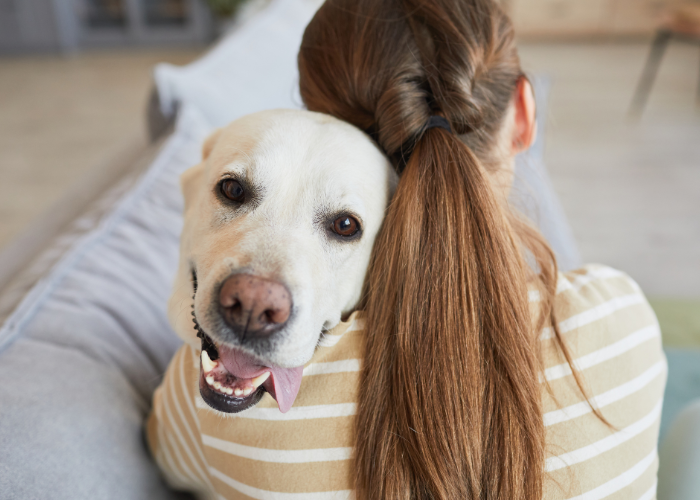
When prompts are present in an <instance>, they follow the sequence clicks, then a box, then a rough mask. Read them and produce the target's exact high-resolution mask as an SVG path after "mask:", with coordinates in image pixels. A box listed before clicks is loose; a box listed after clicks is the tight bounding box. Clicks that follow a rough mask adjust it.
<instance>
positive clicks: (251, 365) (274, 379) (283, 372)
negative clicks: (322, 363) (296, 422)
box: [195, 319, 304, 413]
mask: <svg viewBox="0 0 700 500" xmlns="http://www.w3.org/2000/svg"><path fill="white" fill-rule="evenodd" d="M195 325H196V327H197V336H198V337H199V338H200V339H201V341H202V352H201V354H200V362H201V364H200V376H199V392H200V394H201V396H202V399H204V401H205V402H206V403H207V404H208V405H209V406H210V407H212V408H213V409H215V410H218V411H221V412H224V413H238V412H241V411H243V410H247V409H248V408H250V407H252V406H255V405H256V404H257V403H258V402H259V401H260V399H261V398H262V397H263V395H264V394H265V392H267V393H269V394H270V395H271V396H272V397H273V398H274V399H275V401H277V406H278V407H279V410H280V411H281V412H282V413H286V412H287V411H289V409H290V408H291V407H292V404H293V403H294V400H295V399H296V396H297V393H298V392H299V387H300V385H301V377H302V371H303V368H304V367H303V366H300V367H297V368H281V367H277V366H265V365H263V364H260V362H259V361H258V360H257V359H256V358H255V357H253V356H251V355H250V354H247V353H245V352H243V351H241V350H240V349H236V348H233V347H228V346H225V345H217V344H215V343H214V341H213V340H212V339H211V337H209V335H207V334H206V333H204V331H203V330H202V329H201V328H200V327H199V325H198V324H197V322H196V319H195Z"/></svg>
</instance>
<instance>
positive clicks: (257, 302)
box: [219, 274, 292, 342]
mask: <svg viewBox="0 0 700 500" xmlns="http://www.w3.org/2000/svg"><path fill="white" fill-rule="evenodd" d="M219 303H220V304H221V308H222V312H223V316H224V319H225V321H226V323H228V325H229V326H230V327H231V329H232V330H233V331H234V333H235V334H236V335H238V337H239V338H240V339H241V340H242V341H244V342H245V341H246V340H252V339H253V338H262V337H269V336H270V335H272V334H273V333H274V332H275V331H277V330H278V329H279V328H280V327H281V326H282V325H284V324H285V323H286V321H287V319H289V314H290V313H291V310H292V300H291V296H290V293H289V291H288V290H287V288H286V287H285V286H284V285H282V284H281V283H277V282H276V281H272V280H267V279H263V278H258V277H257V276H252V275H250V274H235V275H233V276H231V277H230V278H228V279H227V280H226V281H225V282H224V284H223V286H222V287H221V292H220V293H219Z"/></svg>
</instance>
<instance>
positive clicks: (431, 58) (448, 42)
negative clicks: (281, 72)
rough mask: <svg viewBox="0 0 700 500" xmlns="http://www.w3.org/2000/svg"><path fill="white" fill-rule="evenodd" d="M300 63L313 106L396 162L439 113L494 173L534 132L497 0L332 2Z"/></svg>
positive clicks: (314, 26)
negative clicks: (354, 130)
mask: <svg viewBox="0 0 700 500" xmlns="http://www.w3.org/2000/svg"><path fill="white" fill-rule="evenodd" d="M411 14H412V15H411ZM299 67H300V72H301V81H300V84H301V94H302V97H303V99H304V102H305V104H306V106H307V107H308V108H309V109H311V110H316V111H323V112H326V113H330V114H332V115H334V116H337V117H339V118H341V119H343V120H346V121H348V122H350V123H353V124H354V125H356V126H358V127H359V128H361V129H363V130H366V131H368V132H370V133H372V135H373V136H374V137H375V138H376V139H377V142H379V144H380V145H381V146H382V147H383V149H384V150H385V151H386V153H387V154H388V155H389V156H390V157H391V158H392V159H393V160H394V162H395V163H396V164H397V165H399V164H401V162H402V156H405V155H406V154H407V153H408V151H402V150H401V146H402V145H403V146H408V147H410V145H411V144H410V143H411V141H412V140H413V139H415V138H416V137H418V136H420V134H421V132H422V130H423V127H424V126H425V124H426V122H427V120H428V118H429V117H430V115H431V114H435V113H438V114H441V115H443V116H445V117H446V118H447V119H448V121H449V122H450V124H451V126H452V128H453V130H454V131H455V133H456V134H457V135H458V136H460V138H461V139H462V140H463V141H464V142H465V143H466V144H467V145H468V146H469V147H470V149H471V150H472V151H473V152H474V153H475V154H476V155H477V157H478V158H479V160H480V161H481V163H482V165H484V167H486V168H487V170H488V171H489V172H494V171H495V170H497V169H500V168H503V167H509V166H510V160H511V159H512V157H513V154H514V153H515V152H519V151H520V150H522V149H524V148H526V147H527V146H529V144H530V142H531V140H532V139H533V138H534V101H533V99H532V95H531V89H530V86H529V83H528V82H527V80H526V79H525V78H524V77H523V73H522V70H521V69H520V62H519V59H518V54H517V50H516V47H515V43H514V39H513V29H512V26H511V23H510V20H509V19H508V18H507V16H506V15H505V14H504V13H503V12H502V11H501V10H500V8H498V6H497V5H496V4H495V3H494V2H493V1H490V0H486V1H485V0H477V1H461V0H458V1H455V0H451V1H440V2H419V1H416V2H410V1H408V2H403V1H396V0H389V1H363V0H361V1H358V2H348V1H334V0H330V1H327V2H326V3H325V5H324V6H323V7H322V8H321V9H320V10H319V12H318V13H317V15H316V17H315V18H314V20H313V21H312V22H311V24H310V25H309V28H307V31H306V34H305V36H304V41H303V45H302V49H301V52H300V54H299Z"/></svg>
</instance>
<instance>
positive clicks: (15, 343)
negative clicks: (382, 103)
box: [0, 108, 210, 499]
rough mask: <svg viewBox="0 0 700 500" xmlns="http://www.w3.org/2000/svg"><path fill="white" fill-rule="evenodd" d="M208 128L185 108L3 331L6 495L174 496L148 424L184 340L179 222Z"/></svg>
mask: <svg viewBox="0 0 700 500" xmlns="http://www.w3.org/2000/svg"><path fill="white" fill-rule="evenodd" d="M209 131H210V127H209V125H208V124H207V122H206V121H205V120H204V119H203V118H202V117H201V115H199V114H198V113H197V112H196V111H194V110H191V109H188V108H184V109H183V112H182V113H181V115H180V118H179V120H178V127H177V129H176V131H175V133H174V134H173V135H172V137H171V138H170V139H169V140H168V141H167V143H166V145H165V146H164V148H163V150H162V151H161V153H160V154H159V156H158V158H157V159H156V161H155V162H154V163H153V165H152V166H151V167H150V169H149V170H148V172H147V173H146V174H145V175H144V177H143V178H142V179H141V180H140V182H139V183H138V184H137V185H136V187H135V188H134V189H132V190H131V191H129V192H128V193H127V194H126V195H125V196H124V197H123V198H122V199H121V200H120V201H119V203H117V204H116V205H115V207H114V208H113V211H112V212H111V214H110V215H109V216H107V217H105V218H104V219H103V220H102V221H101V224H100V225H99V227H97V228H96V229H94V230H92V231H91V232H89V233H87V234H86V235H85V236H84V237H83V238H82V239H81V240H79V241H78V242H77V243H75V245H74V246H73V247H72V248H71V250H69V251H68V252H67V253H66V254H65V255H64V257H63V258H62V259H61V260H60V261H59V263H58V264H57V265H56V266H55V267H54V268H53V269H52V271H51V272H50V273H49V274H48V275H47V276H46V277H45V278H44V279H43V280H41V281H40V282H39V283H38V284H37V285H36V286H35V287H34V288H33V289H32V290H31V292H30V293H29V294H28V295H27V296H26V297H25V298H24V300H23V301H22V303H21V304H20V305H19V307H18V308H17V309H16V310H15V311H14V313H13V314H12V315H10V317H9V318H8V319H7V321H6V322H5V324H4V325H3V326H2V328H0V350H1V351H2V358H0V359H1V361H0V380H2V384H0V464H2V465H0V491H4V492H12V496H13V497H16V498H40V497H41V495H40V493H41V492H43V493H44V494H48V493H49V492H50V496H51V498H66V499H69V498H70V499H80V498H115V499H116V498H129V499H139V498H143V499H156V498H168V497H172V496H173V493H172V492H170V491H169V490H168V489H167V488H166V487H165V486H164V485H163V483H162V482H161V479H160V476H159V474H158V472H157V470H156V468H155V465H154V464H153V463H152V461H151V459H150V457H149V455H148V452H147V450H146V448H145V446H144V444H143V441H142V439H141V428H142V424H143V419H144V418H145V416H146V413H147V412H148V409H149V407H150V398H151V394H152V392H153V390H154V389H155V387H156V386H157V385H158V384H159V382H160V378H161V376H162V374H163V372H164V371H165V368H166V366H167V364H168V361H169V360H170V358H171V356H172V354H173V352H174V351H175V350H176V349H177V347H178V346H179V344H180V342H179V340H178V339H177V337H176V335H175V334H174V333H173V332H172V330H171V328H170V326H169V324H168V321H167V319H166V302H167V297H168V293H169V288H170V284H171V282H172V277H173V276H174V273H175V268H176V265H177V258H178V237H179V231H180V227H181V215H180V212H181V195H180V188H179V184H178V175H179V174H180V172H182V171H183V170H185V169H186V168H188V167H190V166H192V165H194V164H195V163H196V162H198V161H199V158H200V148H201V143H202V140H203V139H204V137H205V136H206V135H207V134H208V133H209ZM44 498H45V496H44Z"/></svg>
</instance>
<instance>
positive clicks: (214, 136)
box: [202, 128, 221, 160]
mask: <svg viewBox="0 0 700 500" xmlns="http://www.w3.org/2000/svg"><path fill="white" fill-rule="evenodd" d="M219 136H221V129H220V128H217V129H216V130H215V131H214V132H212V133H211V135H210V136H209V137H207V138H206V140H205V141H204V145H203V146H202V160H206V159H207V158H209V155H210V154H211V152H212V150H213V149H214V146H216V141H218V140H219Z"/></svg>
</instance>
